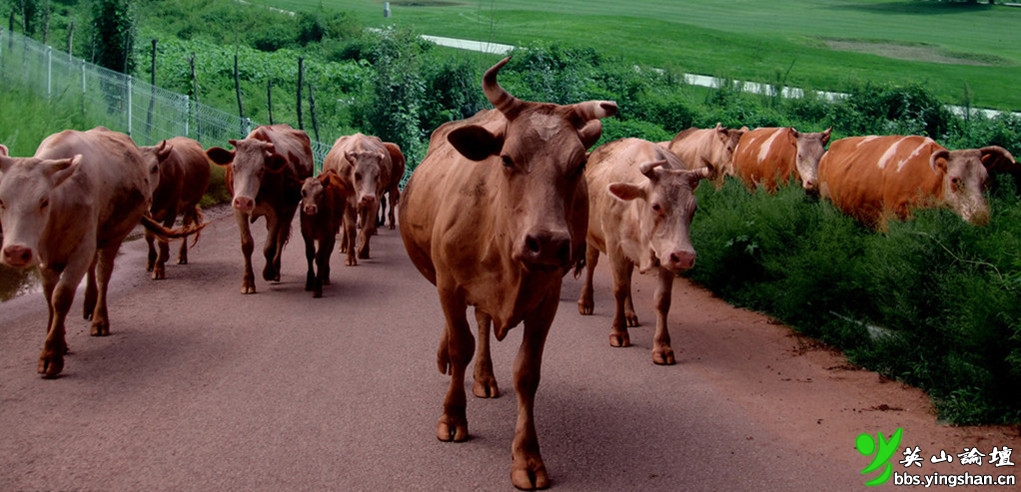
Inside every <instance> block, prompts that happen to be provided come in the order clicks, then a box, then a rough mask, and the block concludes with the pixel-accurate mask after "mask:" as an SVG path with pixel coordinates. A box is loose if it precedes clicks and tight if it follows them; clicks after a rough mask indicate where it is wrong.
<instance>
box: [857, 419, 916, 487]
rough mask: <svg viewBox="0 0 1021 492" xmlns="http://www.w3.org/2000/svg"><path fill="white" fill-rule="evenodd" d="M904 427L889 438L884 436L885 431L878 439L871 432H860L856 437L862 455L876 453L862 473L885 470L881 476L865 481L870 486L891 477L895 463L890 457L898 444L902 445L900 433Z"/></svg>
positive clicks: (884, 481)
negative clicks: (892, 462) (891, 461)
mask: <svg viewBox="0 0 1021 492" xmlns="http://www.w3.org/2000/svg"><path fill="white" fill-rule="evenodd" d="M903 431H904V429H902V428H898V429H897V431H896V432H894V433H893V435H892V436H890V438H889V439H884V438H883V433H882V432H880V433H878V434H879V438H878V439H873V438H872V436H871V435H869V434H860V435H859V436H858V438H857V439H855V441H854V444H855V447H856V448H857V449H858V452H859V453H861V454H862V456H870V455H871V454H872V453H876V456H875V457H874V458H872V463H870V464H869V466H866V467H865V469H864V470H862V471H861V473H862V474H863V475H864V474H868V473H872V472H874V471H876V470H878V469H880V468H882V469H883V472H882V473H880V474H879V476H877V477H875V478H873V479H872V480H869V481H868V482H865V485H866V486H868V487H874V486H876V485H882V484H884V483H886V481H887V480H889V479H890V474H891V473H893V464H891V463H890V458H892V457H893V453H895V452H896V451H897V446H900V435H901V433H903Z"/></svg>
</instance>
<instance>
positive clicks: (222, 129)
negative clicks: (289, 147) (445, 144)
mask: <svg viewBox="0 0 1021 492" xmlns="http://www.w3.org/2000/svg"><path fill="white" fill-rule="evenodd" d="M9 84H17V85H19V86H23V87H27V88H30V89H33V90H35V91H36V93H37V94H39V95H40V96H41V97H45V98H48V99H54V98H60V99H61V100H64V101H74V102H76V103H78V104H80V105H81V108H82V113H83V114H88V115H89V118H90V120H92V121H94V123H95V124H96V125H102V126H105V127H107V128H109V129H111V130H116V131H120V132H124V133H126V134H128V135H130V136H131V138H132V139H133V140H134V141H135V143H136V144H138V145H155V144H156V143H158V142H159V141H160V140H163V139H166V138H171V137H177V136H182V137H188V138H192V139H195V140H197V141H198V142H200V143H201V144H202V146H203V147H207V148H208V147H212V146H225V145H227V141H228V140H231V139H242V138H245V136H247V135H248V133H249V132H251V131H252V129H254V128H255V127H256V126H258V125H259V124H258V123H256V122H254V121H252V120H251V119H249V118H241V117H239V116H237V115H234V114H231V113H227V112H225V111H221V110H219V109H216V108H213V107H210V106H206V105H204V104H200V103H198V102H196V101H194V100H192V99H191V98H190V97H188V95H187V94H178V93H176V92H171V91H168V90H165V89H161V88H159V87H156V86H154V85H152V84H149V83H147V82H143V81H141V80H138V79H137V78H135V77H132V76H130V75H125V74H122V73H119V72H115V71H113V70H109V69H107V68H104V67H100V66H98V65H95V64H92V63H89V62H87V61H85V60H83V59H81V58H75V57H74V56H72V55H70V54H68V53H64V52H62V51H59V50H54V49H53V48H52V47H50V46H47V45H44V44H42V43H40V42H38V41H36V40H34V39H31V38H29V37H26V36H24V35H21V34H18V33H16V32H12V31H11V30H9V29H2V28H0V93H2V92H3V87H5V86H8V85H9ZM331 147H332V142H330V143H325V144H324V143H322V142H318V141H316V140H312V154H313V156H314V158H315V163H316V165H315V167H316V172H318V171H319V170H320V169H321V166H322V162H323V158H325V157H326V153H327V152H329V151H330V148H331Z"/></svg>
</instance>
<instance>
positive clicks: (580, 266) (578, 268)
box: [574, 255, 585, 280]
mask: <svg viewBox="0 0 1021 492" xmlns="http://www.w3.org/2000/svg"><path fill="white" fill-rule="evenodd" d="M580 256H581V258H579V259H578V261H576V262H574V279H575V280H578V277H580V276H581V272H582V271H583V270H585V255H580Z"/></svg>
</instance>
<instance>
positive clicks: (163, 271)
mask: <svg viewBox="0 0 1021 492" xmlns="http://www.w3.org/2000/svg"><path fill="white" fill-rule="evenodd" d="M171 213H173V214H171ZM165 217H167V218H166V219H163V226H164V227H166V228H168V229H169V228H171V227H174V219H176V218H177V211H176V210H170V211H167V212H166V215H165ZM185 241H187V238H185ZM156 243H157V244H158V245H159V247H160V250H159V254H158V255H157V256H156V265H155V267H153V269H152V279H153V280H163V279H165V278H166V277H167V260H169V259H170V243H169V242H168V241H167V240H166V239H163V238H157V239H156Z"/></svg>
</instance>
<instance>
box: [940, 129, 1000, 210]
mask: <svg viewBox="0 0 1021 492" xmlns="http://www.w3.org/2000/svg"><path fill="white" fill-rule="evenodd" d="M1013 162H1014V158H1013V156H1011V155H1010V152H1007V150H1006V149H1004V148H1003V147H1000V146H996V145H992V146H989V147H982V148H981V149H965V150H954V151H950V150H947V149H939V150H937V151H936V152H933V154H932V155H931V156H930V157H929V166H931V167H932V170H933V171H935V172H936V173H937V174H939V175H941V176H943V197H942V198H943V200H944V201H945V202H946V204H947V205H949V206H950V208H951V209H953V210H954V212H956V213H957V214H958V215H960V216H961V218H963V219H964V220H966V221H968V222H971V223H972V224H975V225H984V224H986V223H987V222H989V203H988V202H987V201H986V197H985V194H984V192H985V189H986V186H988V184H989V171H988V169H989V168H993V169H995V168H997V167H999V166H1005V165H1009V164H1010V163H1013Z"/></svg>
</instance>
